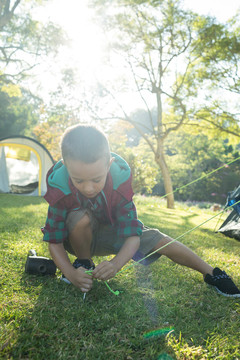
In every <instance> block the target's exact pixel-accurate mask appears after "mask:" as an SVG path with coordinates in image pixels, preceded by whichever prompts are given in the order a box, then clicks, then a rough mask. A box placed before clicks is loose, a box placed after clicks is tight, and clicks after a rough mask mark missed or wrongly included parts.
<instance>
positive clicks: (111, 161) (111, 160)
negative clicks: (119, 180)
mask: <svg viewBox="0 0 240 360" xmlns="http://www.w3.org/2000/svg"><path fill="white" fill-rule="evenodd" d="M114 161H115V157H111V159H110V161H109V165H108V169H109V168H110V166H111V165H112V163H113V162H114Z"/></svg>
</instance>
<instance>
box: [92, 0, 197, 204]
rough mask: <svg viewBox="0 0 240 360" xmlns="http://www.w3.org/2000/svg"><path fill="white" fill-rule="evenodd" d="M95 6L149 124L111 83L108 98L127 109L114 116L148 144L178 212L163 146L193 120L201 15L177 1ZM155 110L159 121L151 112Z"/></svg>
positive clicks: (107, 88)
mask: <svg viewBox="0 0 240 360" xmlns="http://www.w3.org/2000/svg"><path fill="white" fill-rule="evenodd" d="M93 3H94V4H95V5H97V6H98V9H99V14H100V16H101V18H102V19H103V21H104V24H105V29H106V31H107V33H108V35H109V36H111V38H112V39H114V41H112V42H111V48H112V49H114V50H115V52H117V53H118V54H119V55H121V56H122V58H123V59H124V61H125V62H126V64H127V65H128V68H129V70H130V73H131V75H132V78H133V81H134V86H135V91H137V92H138V94H139V97H140V99H141V100H142V103H143V105H144V107H145V109H146V111H147V113H148V120H147V121H145V123H144V124H143V123H142V122H141V123H140V122H139V121H138V120H137V119H134V118H133V117H131V115H129V114H128V113H127V112H126V111H125V110H124V107H123V106H122V105H121V104H120V102H119V100H118V95H117V94H116V93H114V92H113V90H109V89H111V88H110V86H111V85H110V84H107V85H106V84H105V86H104V91H105V94H108V95H110V96H111V97H112V99H114V100H117V102H118V103H119V106H120V108H121V111H122V114H121V115H119V114H116V113H115V115H113V116H112V117H115V118H117V119H123V120H125V121H127V122H129V123H130V124H132V125H133V126H134V127H135V129H136V130H137V131H138V132H139V134H140V135H141V137H142V138H143V139H144V140H145V141H146V143H147V144H148V146H149V147H150V149H151V151H152V152H153V154H154V158H155V161H156V163H157V164H158V166H159V168H160V169H161V174H162V177H163V181H164V188H165V192H166V193H167V194H168V195H167V206H168V207H169V208H173V207H174V196H173V193H172V190H173V188H172V179H171V175H170V171H169V168H168V165H167V162H166V156H165V149H164V143H165V141H166V139H167V137H168V136H169V134H171V133H172V132H174V131H177V130H178V129H179V128H180V127H181V126H183V125H184V124H186V123H187V122H188V110H187V101H189V100H190V98H191V97H193V96H195V95H196V89H193V88H191V87H190V86H189V78H187V73H188V70H189V67H190V65H191V64H192V63H194V62H195V61H196V56H195V55H194V54H193V52H192V42H193V38H194V37H196V33H195V32H194V30H193V29H194V26H193V24H194V22H195V21H196V15H194V14H193V13H191V12H186V11H183V10H181V8H180V1H178V0H177V1H172V0H159V1H156V0H150V1H132V0H126V1H116V2H115V3H116V4H117V6H115V8H114V7H113V8H112V7H111V6H110V3H112V2H109V1H107V0H105V1H100V2H99V1H93ZM179 65H180V66H179ZM180 68H181V69H180ZM125 86H126V85H125ZM149 94H151V96H149ZM153 97H154V100H153ZM151 104H154V105H153V106H151ZM154 106H155V107H156V109H157V121H156V123H155V122H154V121H153V117H152V111H151V107H154Z"/></svg>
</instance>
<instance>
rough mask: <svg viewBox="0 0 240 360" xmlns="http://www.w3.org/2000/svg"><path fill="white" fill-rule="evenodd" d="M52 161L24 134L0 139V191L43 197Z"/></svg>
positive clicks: (40, 147) (47, 152)
mask: <svg viewBox="0 0 240 360" xmlns="http://www.w3.org/2000/svg"><path fill="white" fill-rule="evenodd" d="M53 164H54V160H53V158H52V156H51V154H50V153H49V151H48V150H47V149H46V148H45V147H44V146H43V145H42V144H40V143H39V142H38V141H36V140H34V139H31V138H29V137H26V136H14V137H7V138H3V139H0V192H3V193H14V194H25V195H34V196H43V195H44V194H45V193H46V191H47V186H46V175H47V172H48V170H49V169H50V167H51V166H52V165H53Z"/></svg>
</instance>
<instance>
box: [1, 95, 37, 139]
mask: <svg viewBox="0 0 240 360" xmlns="http://www.w3.org/2000/svg"><path fill="white" fill-rule="evenodd" d="M37 106H38V101H37V99H35V98H34V97H32V96H31V94H28V93H27V92H26V91H24V90H22V96H21V97H16V96H11V97H10V96H9V95H8V94H7V93H6V92H5V91H4V92H0V134H1V137H6V136H12V135H31V131H32V129H33V127H34V126H35V125H36V123H37V121H38V115H37V112H36V108H37Z"/></svg>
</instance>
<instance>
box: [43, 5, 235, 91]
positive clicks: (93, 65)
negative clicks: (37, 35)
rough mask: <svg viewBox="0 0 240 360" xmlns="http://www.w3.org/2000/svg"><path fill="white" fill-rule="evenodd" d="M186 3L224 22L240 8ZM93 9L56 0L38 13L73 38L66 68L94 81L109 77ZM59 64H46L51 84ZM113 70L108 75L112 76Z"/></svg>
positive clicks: (66, 54)
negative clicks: (94, 21) (103, 62)
mask: <svg viewBox="0 0 240 360" xmlns="http://www.w3.org/2000/svg"><path fill="white" fill-rule="evenodd" d="M184 3H185V6H186V8H189V9H191V10H193V11H195V12H197V13H199V14H205V15H207V14H209V15H212V16H216V17H217V19H218V20H219V21H222V22H225V21H227V20H228V19H229V18H230V17H232V16H233V15H235V14H236V12H237V10H238V9H239V8H240V1H239V0H184ZM91 12H92V10H90V9H89V8H88V7H87V0H67V1H66V0H52V1H49V2H48V5H47V7H44V8H43V12H42V14H41V13H40V14H38V15H39V16H40V18H42V19H46V20H47V19H49V20H52V21H53V22H57V23H59V24H60V25H61V26H62V27H63V28H64V29H65V31H66V32H67V33H68V36H69V38H71V39H72V44H71V50H70V51H69V50H66V49H65V50H64V51H63V52H62V53H61V62H62V63H65V67H66V66H69V67H76V68H78V69H79V72H80V77H81V78H83V79H88V81H90V82H91V79H92V80H93V79H95V77H97V78H98V77H99V76H100V77H101V76H102V75H104V76H105V74H104V73H103V71H104V70H103V68H102V67H101V64H102V58H103V57H104V50H103V48H104V37H103V35H102V34H101V31H100V30H99V29H98V28H97V26H96V25H94V24H93V22H92V21H91ZM46 15H47V16H46ZM56 65H57V64H56V63H53V62H52V61H51V62H50V60H49V64H46V69H47V70H50V75H49V77H48V81H47V82H48V84H51V83H52V84H54V82H55V81H54V79H56V77H55V76H56V75H55V72H56V68H57V66H56ZM118 70H119V69H118V65H117V64H115V68H114V70H112V71H114V72H115V73H114V75H115V76H116V74H117V72H118ZM109 71H110V70H108V74H106V76H107V75H108V76H111V73H109ZM51 77H52V80H51Z"/></svg>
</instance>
